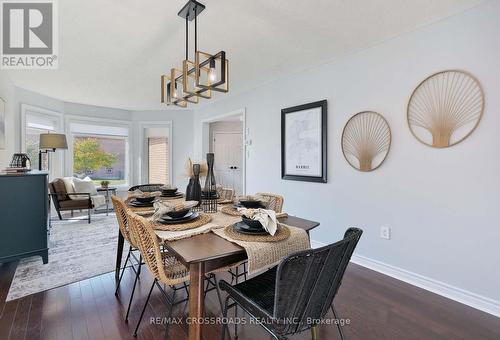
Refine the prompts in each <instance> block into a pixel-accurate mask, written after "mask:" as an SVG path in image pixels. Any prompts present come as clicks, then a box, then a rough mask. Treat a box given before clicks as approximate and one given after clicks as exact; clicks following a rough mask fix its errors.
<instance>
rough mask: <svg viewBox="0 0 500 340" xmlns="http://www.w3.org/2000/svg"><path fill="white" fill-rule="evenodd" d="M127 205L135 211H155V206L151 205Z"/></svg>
mask: <svg viewBox="0 0 500 340" xmlns="http://www.w3.org/2000/svg"><path fill="white" fill-rule="evenodd" d="M127 207H128V208H129V209H130V210H132V211H133V212H135V213H144V212H149V211H150V212H154V211H155V208H154V207H153V206H151V207H134V206H132V205H127Z"/></svg>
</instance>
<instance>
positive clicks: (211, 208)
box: [202, 153, 218, 213]
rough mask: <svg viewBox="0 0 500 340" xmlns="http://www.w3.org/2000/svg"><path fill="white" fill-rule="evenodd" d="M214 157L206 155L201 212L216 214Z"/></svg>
mask: <svg viewBox="0 0 500 340" xmlns="http://www.w3.org/2000/svg"><path fill="white" fill-rule="evenodd" d="M214 162H215V155H214V154H213V153H207V167H208V172H207V178H206V180H205V187H204V188H203V196H202V198H203V202H202V206H203V211H204V212H209V213H216V212H217V198H218V197H217V184H216V183H215V174H214Z"/></svg>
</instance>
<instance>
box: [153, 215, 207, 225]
mask: <svg viewBox="0 0 500 340" xmlns="http://www.w3.org/2000/svg"><path fill="white" fill-rule="evenodd" d="M199 216H200V214H198V212H193V213H192V214H191V215H189V217H184V218H182V219H178V220H176V219H172V218H168V219H167V218H165V217H162V218H161V219H160V220H159V221H158V222H160V223H161V224H180V223H187V222H191V221H193V220H195V219H197V218H198V217H199ZM167 217H168V216H167Z"/></svg>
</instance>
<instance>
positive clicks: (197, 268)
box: [189, 262, 205, 340]
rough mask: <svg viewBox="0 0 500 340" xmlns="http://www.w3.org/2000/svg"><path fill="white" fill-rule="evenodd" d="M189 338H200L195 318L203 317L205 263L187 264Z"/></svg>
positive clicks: (191, 339)
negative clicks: (188, 276) (188, 277)
mask: <svg viewBox="0 0 500 340" xmlns="http://www.w3.org/2000/svg"><path fill="white" fill-rule="evenodd" d="M189 272H190V283H189V318H190V321H191V322H190V324H189V340H201V328H202V325H200V324H199V323H198V322H195V321H196V319H200V318H203V316H204V307H205V297H204V294H205V291H204V286H205V263H204V262H199V263H193V264H191V265H190V266H189Z"/></svg>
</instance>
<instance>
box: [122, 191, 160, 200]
mask: <svg viewBox="0 0 500 340" xmlns="http://www.w3.org/2000/svg"><path fill="white" fill-rule="evenodd" d="M158 196H161V191H153V192H142V191H141V190H139V189H137V190H134V191H131V192H129V193H128V196H127V199H126V200H125V203H128V202H130V201H131V200H132V199H133V198H137V197H140V198H143V197H158Z"/></svg>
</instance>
